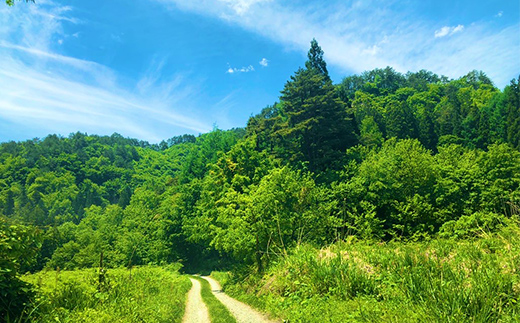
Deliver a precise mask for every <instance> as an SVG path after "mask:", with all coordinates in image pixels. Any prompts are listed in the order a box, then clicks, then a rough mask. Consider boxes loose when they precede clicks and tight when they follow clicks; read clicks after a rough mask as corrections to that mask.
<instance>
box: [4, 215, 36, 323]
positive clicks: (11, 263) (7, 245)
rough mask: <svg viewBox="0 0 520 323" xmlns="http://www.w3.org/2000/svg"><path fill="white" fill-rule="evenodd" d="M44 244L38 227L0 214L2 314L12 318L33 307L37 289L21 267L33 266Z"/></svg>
mask: <svg viewBox="0 0 520 323" xmlns="http://www.w3.org/2000/svg"><path fill="white" fill-rule="evenodd" d="M39 247H40V240H39V236H38V232H37V230H35V229H34V228H32V227H28V226H25V225H20V224H14V223H10V221H8V219H6V218H5V217H3V216H0V296H1V301H0V318H1V320H2V321H10V320H14V319H15V318H18V317H19V316H21V315H22V313H23V312H24V311H25V310H27V309H29V303H30V302H31V301H32V299H33V296H34V292H33V290H32V288H31V285H29V284H27V283H25V282H24V281H22V280H20V271H22V270H24V269H26V268H28V267H30V266H31V263H32V262H33V261H34V257H35V255H36V254H37V252H38V249H39Z"/></svg>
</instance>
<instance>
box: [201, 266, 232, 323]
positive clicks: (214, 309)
mask: <svg viewBox="0 0 520 323" xmlns="http://www.w3.org/2000/svg"><path fill="white" fill-rule="evenodd" d="M192 278H194V279H196V280H198V281H199V282H200V284H201V287H202V289H201V295H202V300H203V301H204V303H205V304H206V305H207V306H208V311H209V316H210V318H211V322H213V323H235V322H236V320H235V318H234V317H233V315H232V314H231V312H229V310H228V309H227V308H226V307H225V306H224V304H222V303H221V302H220V301H219V300H218V299H217V298H216V297H215V295H213V293H212V292H211V286H210V285H209V282H208V281H207V280H205V279H202V278H200V277H198V276H192Z"/></svg>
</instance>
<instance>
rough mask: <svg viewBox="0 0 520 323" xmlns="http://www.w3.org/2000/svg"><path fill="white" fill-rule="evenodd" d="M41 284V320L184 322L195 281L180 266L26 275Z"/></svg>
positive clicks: (35, 315) (35, 316)
mask: <svg viewBox="0 0 520 323" xmlns="http://www.w3.org/2000/svg"><path fill="white" fill-rule="evenodd" d="M24 280H26V281H28V282H30V283H32V284H34V285H35V286H36V287H37V291H38V299H37V306H38V307H37V310H36V311H34V312H33V313H32V314H31V316H30V317H29V320H30V321H37V322H89V323H92V322H107V323H108V322H180V321H181V319H182V317H183V314H184V307H185V301H186V293H187V292H188V290H189V289H190V287H191V284H190V282H189V279H188V278H187V277H185V276H181V275H179V274H178V273H177V271H176V270H175V269H174V268H171V269H167V268H159V267H138V268H134V269H133V270H132V271H131V275H130V271H129V270H127V269H110V270H108V272H107V273H106V275H105V282H104V283H102V284H100V283H99V273H98V271H97V270H96V269H85V270H75V271H61V272H59V271H43V272H39V273H36V274H32V275H26V276H24Z"/></svg>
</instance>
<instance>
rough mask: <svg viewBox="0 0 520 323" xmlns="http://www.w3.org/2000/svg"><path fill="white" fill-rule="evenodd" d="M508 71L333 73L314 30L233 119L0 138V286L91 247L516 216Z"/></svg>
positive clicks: (383, 231) (515, 113)
mask: <svg viewBox="0 0 520 323" xmlns="http://www.w3.org/2000/svg"><path fill="white" fill-rule="evenodd" d="M519 82H520V77H519V79H518V80H512V81H511V84H510V85H509V86H507V87H506V88H505V89H504V90H503V91H502V90H500V89H497V88H496V87H495V86H494V85H493V83H492V81H491V80H490V79H489V78H487V77H486V75H485V74H484V73H482V72H477V71H473V72H470V73H468V74H467V75H465V76H463V77H461V78H460V79H457V80H449V79H447V78H446V77H443V76H438V75H435V74H433V73H431V72H428V71H419V72H409V73H407V74H405V75H403V74H400V73H398V72H396V71H394V70H393V69H392V68H390V67H387V68H385V69H376V70H373V71H367V72H365V73H362V74H361V75H353V76H348V77H346V78H345V79H344V80H343V81H342V82H341V83H340V84H333V83H332V81H331V79H330V77H329V75H328V72H327V68H326V63H325V61H324V60H323V52H322V51H321V48H320V47H319V46H318V44H317V43H316V42H315V41H313V42H312V43H311V49H310V51H309V59H308V61H307V62H306V64H305V67H304V68H300V69H299V70H298V71H296V72H295V74H294V75H293V76H291V77H290V80H289V81H287V83H286V85H285V87H284V89H282V91H281V96H280V100H279V102H276V103H274V104H273V105H270V106H267V107H266V108H264V109H263V110H262V111H261V112H260V113H259V114H258V115H255V116H252V117H251V118H250V119H249V122H248V124H247V126H246V127H245V128H244V129H233V130H228V131H222V130H219V129H215V130H214V131H212V132H210V133H207V134H202V135H200V136H197V137H195V136H191V135H184V136H180V137H174V138H172V139H170V140H168V141H164V142H162V143H160V144H158V145H150V144H148V143H146V142H142V141H138V140H134V139H128V138H123V137H122V136H119V135H117V134H114V135H112V136H110V137H100V136H93V135H86V134H82V133H76V134H71V135H70V136H68V137H60V136H57V135H49V136H47V137H46V138H44V139H41V140H40V139H34V140H29V141H25V142H7V143H3V144H1V145H0V216H1V220H0V221H1V222H0V225H1V227H0V236H1V238H2V239H1V240H0V250H2V253H1V256H0V257H1V258H2V259H0V261H1V264H2V267H3V268H4V267H5V268H11V271H9V273H2V276H1V277H0V279H1V280H2V282H3V283H2V285H1V286H2V287H1V288H2V289H6V288H7V289H9V290H11V291H12V290H14V289H13V288H12V286H15V285H16V284H18V283H17V279H16V275H17V274H16V273H17V272H23V271H27V270H30V271H36V270H39V269H42V268H44V267H49V268H57V267H59V268H61V269H74V268H84V267H91V266H95V265H96V263H97V261H99V254H100V252H103V253H104V255H105V263H106V265H107V266H109V267H118V266H132V265H141V264H165V263H170V262H181V263H183V264H184V265H185V266H186V267H187V268H188V269H190V268H191V269H193V268H201V266H206V267H210V268H211V267H213V268H214V267H219V266H229V265H239V266H243V265H246V266H247V265H255V267H256V268H257V269H258V270H260V271H262V270H263V269H264V268H265V266H266V265H268V264H269V261H270V260H272V259H273V257H274V258H276V257H277V255H280V254H286V253H287V251H288V250H290V249H291V248H292V247H294V246H296V245H299V244H301V243H304V242H307V243H312V244H316V245H318V246H325V245H327V244H329V243H331V242H334V241H337V240H340V239H343V238H345V237H347V236H350V235H355V236H357V237H359V238H366V239H377V240H380V241H381V240H383V241H390V240H398V241H400V240H414V241H416V240H424V239H429V238H431V237H435V236H440V237H454V238H465V237H470V236H473V235H474V234H475V233H476V232H480V231H481V230H487V231H493V230H495V229H497V228H499V227H501V226H503V225H505V223H508V221H509V219H511V218H515V217H518V215H519V208H520V152H519V149H520V88H519ZM11 237H16V239H15V238H13V239H10V238H11ZM17 239H18V240H17ZM23 239H26V240H30V241H32V242H34V246H33V247H34V248H33V249H31V250H33V251H34V253H35V255H36V256H35V257H32V258H31V259H27V260H30V261H14V260H15V259H18V258H19V257H21V256H23V255H24V254H25V255H30V253H27V252H25V251H23V250H24V248H29V246H30V244H28V243H26V242H23V241H25V240H23ZM22 240H23V241H22ZM31 246H32V245H31ZM31 248H32V247H31ZM22 258H23V257H22ZM4 282H5V283H4Z"/></svg>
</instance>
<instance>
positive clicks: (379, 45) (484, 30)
mask: <svg viewBox="0 0 520 323" xmlns="http://www.w3.org/2000/svg"><path fill="white" fill-rule="evenodd" d="M152 1H158V2H161V3H163V4H165V5H167V6H168V7H170V8H176V9H180V10H185V11H190V12H194V13H198V14H202V15H206V16H210V17H216V18H220V19H223V20H225V21H226V22H227V23H231V24H234V25H236V26H239V27H241V28H242V29H245V30H248V31H250V32H253V33H256V34H259V35H261V36H263V37H265V38H268V39H271V40H272V41H275V42H277V43H279V44H280V45H282V46H284V47H285V49H287V50H295V51H299V52H301V53H305V52H306V51H307V50H308V49H309V42H310V40H311V39H312V38H316V39H317V40H318V42H319V43H320V46H321V47H322V48H323V50H324V51H325V59H326V60H327V63H329V65H331V66H334V67H336V68H338V69H339V72H343V73H345V74H348V73H353V72H354V73H360V72H363V71H365V70H370V69H373V68H376V67H386V66H392V67H393V68H394V69H396V70H397V71H400V72H407V71H414V70H420V69H428V70H432V71H433V72H435V73H439V74H445V75H447V76H449V77H454V78H456V77H460V76H462V75H464V74H466V73H467V72H469V71H471V70H473V69H481V70H483V71H484V72H486V73H487V74H488V75H489V76H490V77H491V78H492V80H493V81H495V82H496V84H497V85H498V86H500V87H503V86H504V85H506V84H507V83H508V82H509V80H510V79H511V78H513V77H515V76H516V75H515V73H518V70H520V62H519V61H518V59H514V58H513V59H509V60H503V59H502V58H503V57H515V55H516V56H517V55H518V52H520V44H519V43H518V41H517V39H518V37H517V35H518V28H519V25H520V24H519V23H516V24H515V25H514V26H512V27H507V28H502V29H497V28H496V27H493V26H488V25H487V24H486V22H482V21H481V22H475V23H472V24H470V25H468V26H463V25H456V26H451V27H450V26H445V27H444V28H440V29H439V30H437V31H436V32H435V35H436V37H431V36H432V35H431V27H430V26H431V22H430V21H429V20H427V19H426V18H425V19H421V17H424V14H423V12H422V11H421V10H420V9H419V8H420V6H419V5H418V4H414V3H413V2H412V3H411V4H410V5H399V3H400V2H398V1H386V0H385V1H383V0H376V1H353V2H351V1H338V0H336V1H334V0H333V1H327V2H319V3H314V4H313V3H312V2H311V3H309V2H302V1H296V2H292V1H289V2H286V1H272V2H262V3H255V4H254V5H251V7H249V8H248V9H249V10H247V11H243V12H240V13H238V12H237V11H236V10H233V8H232V7H230V4H229V3H224V2H222V1H210V0H191V1H184V0H152ZM295 3H296V5H295ZM253 6H254V7H253ZM411 18H413V19H411ZM463 30H464V33H462V31H463ZM454 34H457V35H459V37H447V36H449V35H454ZM439 37H444V39H443V41H442V42H439V41H435V40H437V39H438V38H439ZM480 39H486V41H485V42H484V41H480ZM496 48H500V49H501V50H500V51H497V50H496ZM468 55H471V56H468ZM440 61H444V62H445V64H438V62H440ZM461 71H462V72H461Z"/></svg>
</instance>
